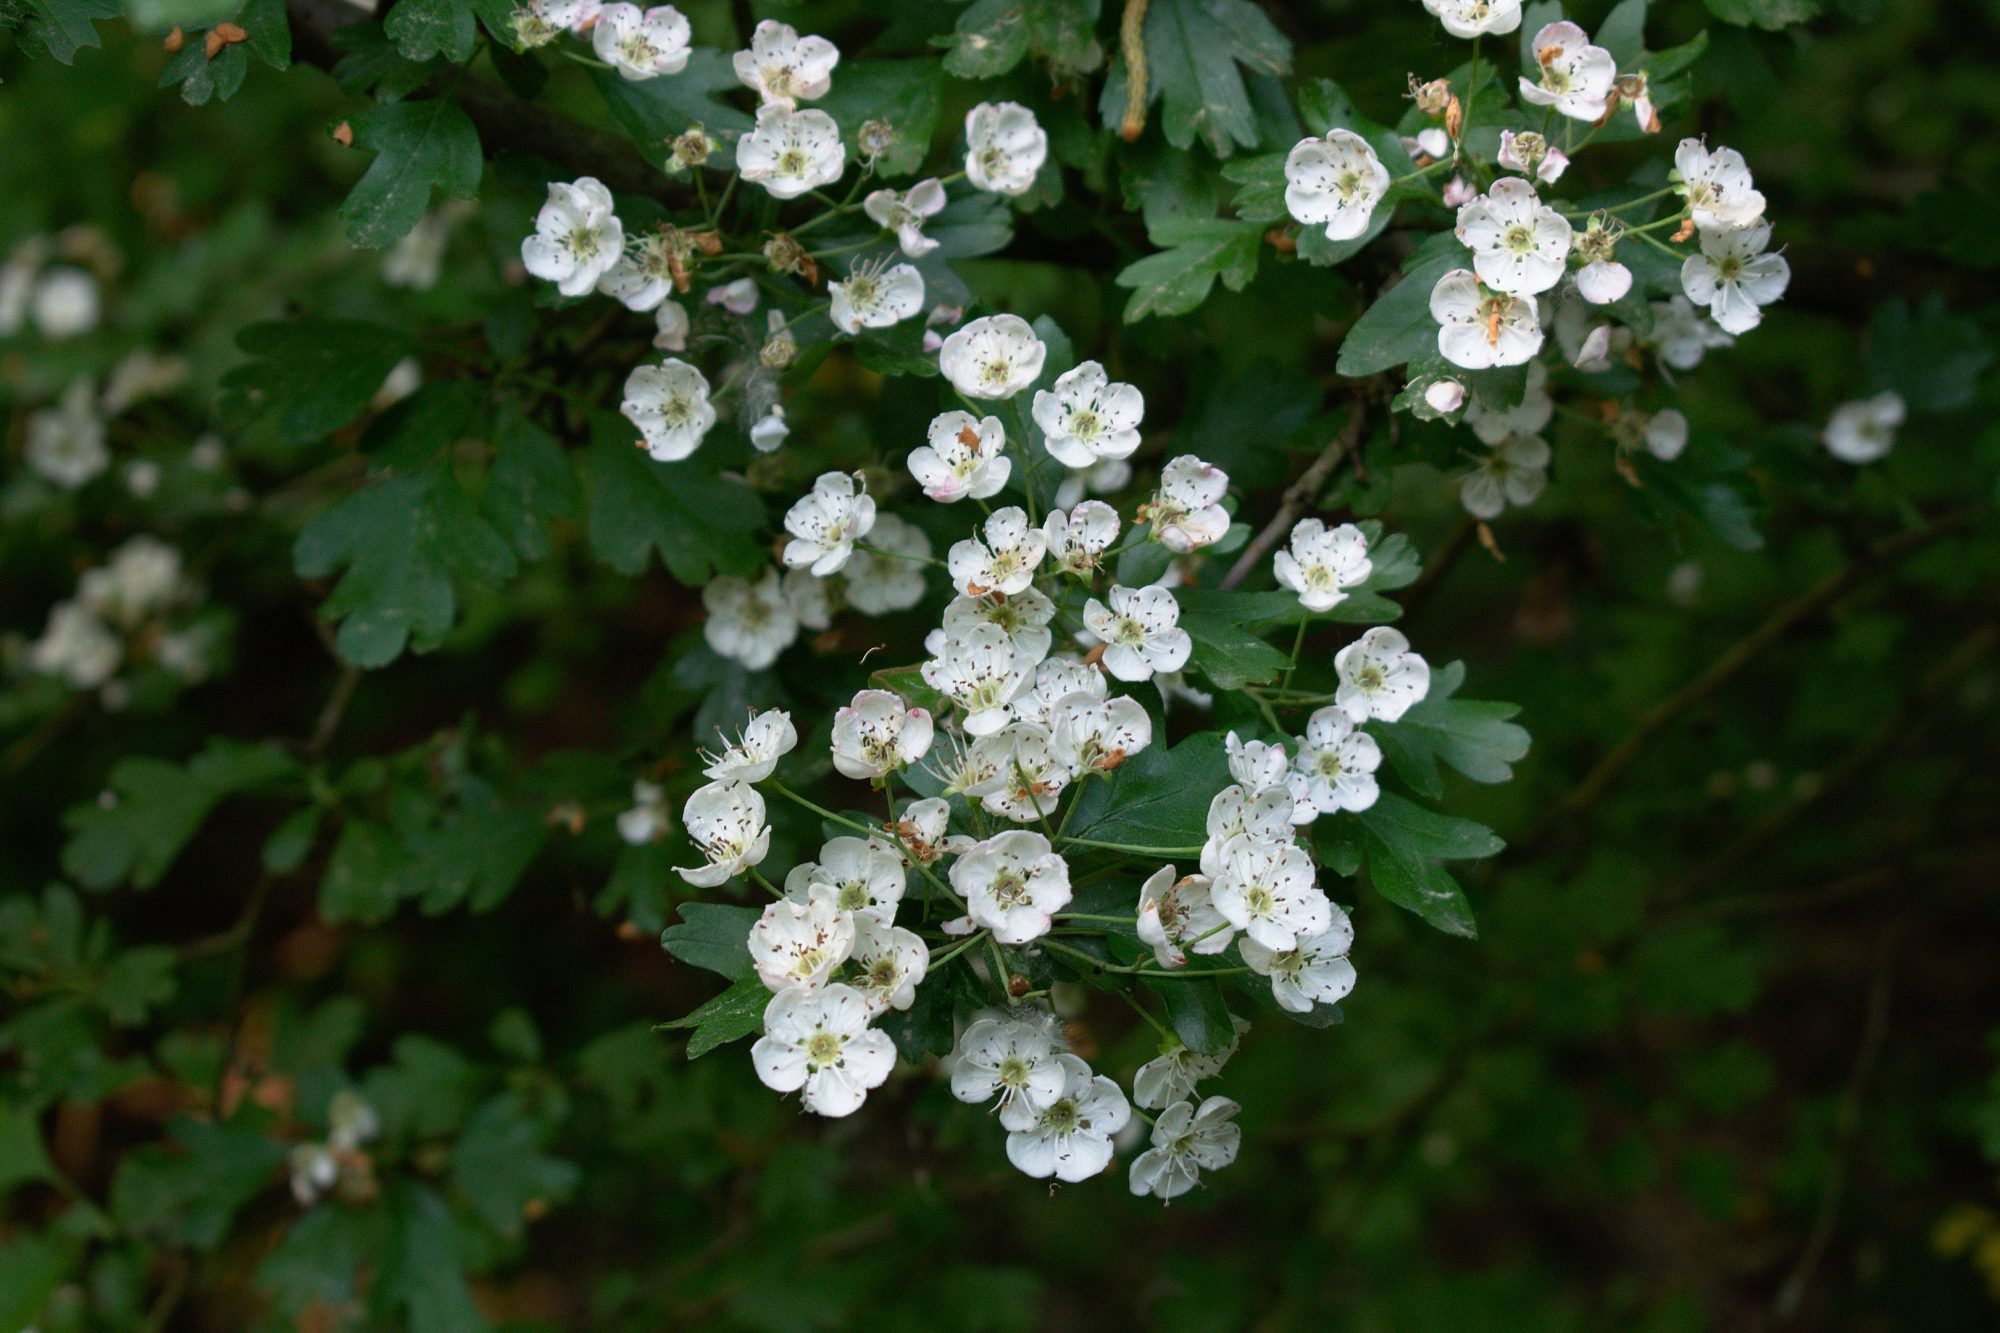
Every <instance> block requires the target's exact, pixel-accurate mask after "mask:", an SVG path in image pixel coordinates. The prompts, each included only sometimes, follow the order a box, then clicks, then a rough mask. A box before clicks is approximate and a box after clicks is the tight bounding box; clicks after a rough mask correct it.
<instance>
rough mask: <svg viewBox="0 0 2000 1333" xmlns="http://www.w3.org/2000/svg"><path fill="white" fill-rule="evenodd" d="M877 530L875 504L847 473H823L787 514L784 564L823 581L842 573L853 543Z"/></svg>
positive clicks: (851, 551)
mask: <svg viewBox="0 0 2000 1333" xmlns="http://www.w3.org/2000/svg"><path fill="white" fill-rule="evenodd" d="M874 526H875V501H874V500H873V499H872V498H871V497H870V496H869V494H868V492H867V491H865V490H863V489H862V488H861V486H860V484H859V482H857V480H856V479H855V476H854V474H852V473H848V472H822V473H821V474H820V476H819V480H818V481H815V482H814V483H813V488H812V490H811V491H809V492H807V493H806V494H805V495H804V496H802V497H801V498H800V499H799V501H798V502H797V503H796V504H794V505H793V506H792V507H791V509H790V510H788V511H787V512H786V514H785V531H787V532H789V533H791V534H792V539H791V540H790V541H788V542H786V543H785V563H786V564H788V565H791V566H793V567H794V568H806V567H810V568H811V569H812V572H813V573H814V574H816V575H818V576H819V577H820V578H825V577H826V576H827V575H828V574H833V573H837V572H839V570H840V568H841V566H843V565H845V564H846V563H847V558H848V557H849V556H851V555H853V554H854V543H855V542H857V541H859V540H861V539H862V538H863V537H866V536H867V535H868V533H869V530H870V529H872V528H873V527H874Z"/></svg>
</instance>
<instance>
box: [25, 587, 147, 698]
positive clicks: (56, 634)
mask: <svg viewBox="0 0 2000 1333" xmlns="http://www.w3.org/2000/svg"><path fill="white" fill-rule="evenodd" d="M124 660H125V645H124V643H123V642H122V641H121V640H120V639H119V637H118V636H117V635H116V634H114V633H112V632H111V630H110V629H108V628H107V627H106V626H105V624H104V622H103V621H101V620H99V619H98V618H97V617H96V616H94V615H92V614H91V613H90V611H89V609H88V608H86V607H84V606H83V605H82V604H81V603H78V602H58V603H56V604H55V606H53V607H51V608H50V609H49V620H48V624H47V625H46V626H45V627H44V628H43V630H42V634H41V637H40V638H38V639H36V640H35V641H34V642H33V643H31V644H29V645H28V665H29V666H30V667H31V668H33V669H34V670H35V671H37V672H39V673H41V674H42V675H44V676H56V677H58V678H60V679H61V680H62V681H63V682H64V683H65V684H67V685H68V686H69V687H70V688H71V689H73V690H94V689H96V688H97V687H98V686H99V685H102V684H103V683H104V682H105V681H107V680H110V679H111V677H112V675H113V674H114V673H115V672H116V671H117V670H118V664H119V663H120V662H122V661H124Z"/></svg>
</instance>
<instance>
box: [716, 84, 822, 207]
mask: <svg viewBox="0 0 2000 1333" xmlns="http://www.w3.org/2000/svg"><path fill="white" fill-rule="evenodd" d="M846 169H847V155H846V150H845V149H844V148H842V146H841V143H840V127H839V126H838V125H836V124H834V123H833V117H832V116H829V115H827V114H826V112H824V111H793V110H792V109H790V108H789V107H786V106H780V105H776V104H774V103H769V102H767V103H765V104H764V105H763V106H761V107H759V108H757V127H756V128H755V129H753V130H751V131H750V132H749V133H748V134H746V135H744V136H743V137H742V138H740V139H738V140H737V141H736V170H737V173H738V174H739V175H741V176H742V177H743V179H744V180H747V181H755V182H756V183H757V184H759V185H762V186H763V187H764V188H765V190H767V191H769V192H770V195H771V197H772V198H774V199H796V198H798V197H799V196H800V195H802V194H804V193H806V192H807V191H809V190H816V189H818V188H819V187H820V186H822V185H831V184H833V182H835V181H837V180H839V179H840V176H841V173H842V172H843V171H845V170H846Z"/></svg>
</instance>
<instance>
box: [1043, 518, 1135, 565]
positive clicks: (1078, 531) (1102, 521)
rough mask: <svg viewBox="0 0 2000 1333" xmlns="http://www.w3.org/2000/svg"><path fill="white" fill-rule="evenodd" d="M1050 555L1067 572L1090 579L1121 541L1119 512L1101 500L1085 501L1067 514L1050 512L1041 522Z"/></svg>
mask: <svg viewBox="0 0 2000 1333" xmlns="http://www.w3.org/2000/svg"><path fill="white" fill-rule="evenodd" d="M1042 531H1043V532H1044V533H1045V534H1047V536H1048V539H1049V543H1048V552H1049V558H1050V559H1051V560H1052V561H1054V562H1055V565H1056V567H1057V568H1058V569H1060V570H1062V571H1063V572H1064V573H1066V574H1074V575H1075V576H1076V577H1077V578H1080V579H1085V580H1088V579H1089V578H1090V577H1091V576H1092V575H1093V574H1095V573H1096V572H1097V567H1098V563H1099V561H1101V560H1102V559H1103V558H1104V553H1105V552H1106V551H1108V550H1110V549H1111V544H1112V543H1113V542H1115V541H1117V540H1118V511H1117V510H1115V509H1113V508H1112V507H1111V506H1110V505H1108V504H1105V503H1104V502H1103V501H1102V500H1084V501H1082V502H1080V503H1079V504H1078V505H1077V506H1076V507H1075V508H1074V509H1071V510H1070V511H1069V512H1068V513H1064V512H1063V511H1062V510H1060V509H1054V510H1051V511H1049V516H1048V518H1046V519H1044V520H1043V522H1042Z"/></svg>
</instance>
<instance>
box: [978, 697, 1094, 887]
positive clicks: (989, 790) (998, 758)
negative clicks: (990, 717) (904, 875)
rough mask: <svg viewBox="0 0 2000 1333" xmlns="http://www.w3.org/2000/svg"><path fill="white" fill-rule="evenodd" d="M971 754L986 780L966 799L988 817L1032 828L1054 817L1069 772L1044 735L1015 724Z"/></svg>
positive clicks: (1032, 727)
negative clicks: (973, 801)
mask: <svg viewBox="0 0 2000 1333" xmlns="http://www.w3.org/2000/svg"><path fill="white" fill-rule="evenodd" d="M972 748H973V750H974V751H975V752H979V751H983V752H984V753H983V754H980V755H979V756H978V758H977V759H976V760H975V763H976V764H977V765H978V767H979V768H980V770H981V771H982V772H986V773H988V774H990V776H988V777H986V778H985V779H984V780H982V781H981V782H979V783H978V784H977V785H976V786H974V787H973V788H972V789H971V790H970V791H968V792H967V793H966V794H967V795H969V796H977V797H979V801H980V804H981V805H982V806H983V807H985V809H986V812H987V813H988V814H994V815H999V816H1001V817H1002V818H1003V819H1011V820H1013V821H1014V822H1015V823H1016V824H1032V823H1033V822H1034V821H1035V820H1037V819H1041V818H1045V817H1046V816H1048V815H1050V814H1053V813H1054V812H1055V808H1056V804H1057V803H1058V802H1059V801H1061V800H1062V793H1063V788H1064V787H1066V786H1068V785H1069V779H1070V774H1071V771H1072V770H1071V769H1070V768H1069V766H1068V765H1066V764H1064V763H1063V762H1062V760H1061V759H1060V758H1058V757H1057V755H1056V749H1055V743H1054V741H1053V740H1052V739H1051V738H1050V736H1049V733H1048V732H1047V731H1046V730H1044V729H1043V728H1041V727H1038V726H1035V725H1034V724H1032V723H1020V724H1017V725H1015V726H1011V727H1008V728H1007V729H1006V730H1005V731H999V732H995V733H994V734H992V735H990V736H981V737H980V738H979V739H978V740H977V741H975V742H973V746H972ZM974 919H975V920H977V919H978V918H977V916H976V915H975V917H974Z"/></svg>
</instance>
